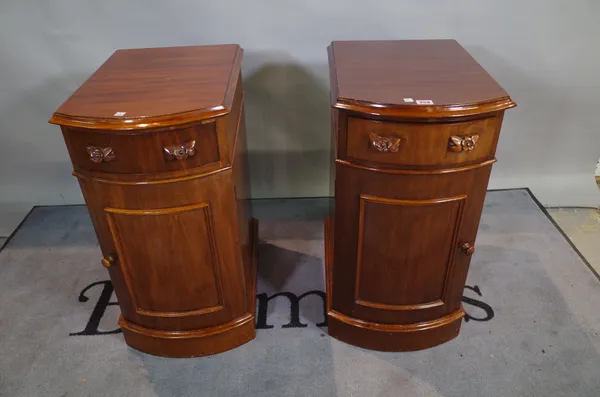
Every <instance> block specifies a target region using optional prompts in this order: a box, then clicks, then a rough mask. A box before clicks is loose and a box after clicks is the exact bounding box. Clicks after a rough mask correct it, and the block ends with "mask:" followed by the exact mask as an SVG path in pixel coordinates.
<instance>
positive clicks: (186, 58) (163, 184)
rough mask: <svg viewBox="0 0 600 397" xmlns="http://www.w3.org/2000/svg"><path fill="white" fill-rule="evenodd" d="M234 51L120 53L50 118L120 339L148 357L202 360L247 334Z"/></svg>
mask: <svg viewBox="0 0 600 397" xmlns="http://www.w3.org/2000/svg"><path fill="white" fill-rule="evenodd" d="M242 52H243V51H242V49H241V48H240V47H239V46H237V45H219V46H193V47H173V48H152V49H133V50H119V51H117V52H115V53H114V54H113V55H112V56H111V57H110V58H109V59H108V60H107V61H106V62H105V63H104V64H103V65H102V66H101V67H100V69H98V70H97V71H96V72H95V73H94V74H93V75H92V76H91V77H90V78H89V79H88V80H87V81H86V82H85V83H84V84H83V85H82V86H81V87H80V88H79V89H78V90H77V91H76V92H75V93H74V94H73V95H72V96H71V97H70V98H69V99H68V100H67V101H66V102H65V103H64V104H62V105H61V106H60V108H58V110H57V111H56V112H55V113H54V115H53V117H52V118H51V119H50V123H53V124H58V125H60V126H61V129H62V133H63V135H64V139H65V142H66V145H67V148H68V151H69V155H70V157H71V160H72V163H73V168H74V173H73V174H74V175H75V176H76V177H77V178H78V180H79V184H80V186H81V189H82V192H83V196H84V198H85V202H86V204H87V206H88V209H89V211H90V215H91V218H92V221H93V224H94V228H95V230H96V234H97V236H98V240H99V242H100V247H101V249H102V253H103V255H104V258H102V260H101V263H102V264H103V265H104V266H105V267H107V268H108V272H109V273H110V277H111V280H112V282H113V285H114V288H115V292H116V295H117V298H118V300H119V306H120V308H121V312H122V316H121V318H120V320H119V324H120V326H121V328H122V329H123V334H124V336H125V341H126V342H127V344H129V345H130V346H131V347H133V348H135V349H138V350H141V351H143V352H146V353H150V354H154V355H159V356H167V357H193V356H202V355H207V354H213V353H218V352H222V351H224V350H228V349H231V348H233V347H236V346H238V345H240V344H243V343H245V342H248V341H249V340H251V339H253V338H254V336H255V330H254V307H255V279H256V271H255V266H256V264H255V256H256V248H255V242H256V222H253V221H252V219H251V211H250V207H249V200H248V199H249V185H248V183H249V180H248V171H247V158H246V157H247V153H246V137H245V129H244V98H243V91H242V79H241V72H240V65H241V61H242ZM99 259H100V258H99Z"/></svg>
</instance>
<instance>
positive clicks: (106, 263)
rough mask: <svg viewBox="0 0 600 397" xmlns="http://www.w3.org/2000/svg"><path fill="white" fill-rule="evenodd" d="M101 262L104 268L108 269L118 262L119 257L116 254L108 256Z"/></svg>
mask: <svg viewBox="0 0 600 397" xmlns="http://www.w3.org/2000/svg"><path fill="white" fill-rule="evenodd" d="M100 262H102V266H104V267H105V268H107V269H108V268H109V267H111V266H112V265H114V264H115V263H116V262H117V256H116V255H114V254H110V255H107V256H105V257H104V258H102V260H101V261H100Z"/></svg>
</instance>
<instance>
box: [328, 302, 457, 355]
mask: <svg viewBox="0 0 600 397" xmlns="http://www.w3.org/2000/svg"><path fill="white" fill-rule="evenodd" d="M463 316H464V312H463V310H462V309H461V310H458V311H456V312H454V313H451V314H450V315H448V316H445V317H442V318H440V319H437V320H434V321H429V322H422V323H416V324H407V325H398V324H379V323H372V322H368V321H363V320H358V319H355V318H351V317H348V316H345V315H343V314H341V313H338V312H336V311H333V310H331V311H329V313H328V317H327V322H328V325H329V335H331V336H332V337H334V338H336V339H339V340H341V341H342V342H346V343H348V344H351V345H354V346H358V347H362V348H365V349H371V350H380V351H387V352H405V351H414V350H422V349H427V348H430V347H433V346H437V345H440V344H442V343H445V342H448V341H449V340H451V339H454V338H455V337H457V336H458V332H459V331H460V325H461V322H462V318H463Z"/></svg>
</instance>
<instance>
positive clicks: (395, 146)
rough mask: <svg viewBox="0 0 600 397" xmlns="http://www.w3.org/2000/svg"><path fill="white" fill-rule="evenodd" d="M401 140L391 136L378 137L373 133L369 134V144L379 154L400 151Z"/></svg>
mask: <svg viewBox="0 0 600 397" xmlns="http://www.w3.org/2000/svg"><path fill="white" fill-rule="evenodd" d="M400 140H401V138H398V137H395V136H391V137H387V136H379V135H377V134H375V133H374V132H370V133H369V144H370V145H371V147H374V148H375V149H377V151H379V152H391V153H396V152H397V151H398V150H400Z"/></svg>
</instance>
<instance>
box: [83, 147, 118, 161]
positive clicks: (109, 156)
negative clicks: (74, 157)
mask: <svg viewBox="0 0 600 397" xmlns="http://www.w3.org/2000/svg"><path fill="white" fill-rule="evenodd" d="M85 149H86V150H87V153H88V157H89V158H90V160H92V161H93V162H94V163H97V164H100V163H109V162H111V161H115V159H116V156H115V152H114V150H113V148H111V147H97V146H92V145H88V146H87V147H86V148H85Z"/></svg>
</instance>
